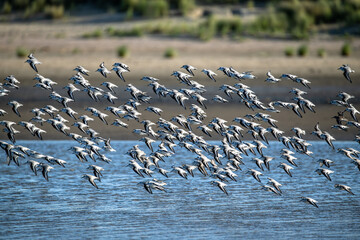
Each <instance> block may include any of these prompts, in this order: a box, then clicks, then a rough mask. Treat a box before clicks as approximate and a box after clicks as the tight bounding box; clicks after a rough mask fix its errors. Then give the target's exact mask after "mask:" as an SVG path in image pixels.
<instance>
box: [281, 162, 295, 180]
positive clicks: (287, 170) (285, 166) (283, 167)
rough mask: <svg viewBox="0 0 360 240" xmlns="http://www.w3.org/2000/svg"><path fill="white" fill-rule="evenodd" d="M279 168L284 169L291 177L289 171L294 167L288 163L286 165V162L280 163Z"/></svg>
mask: <svg viewBox="0 0 360 240" xmlns="http://www.w3.org/2000/svg"><path fill="white" fill-rule="evenodd" d="M279 168H282V169H284V171H285V172H286V173H287V174H288V175H289V176H290V177H292V174H291V172H290V170H291V169H294V168H293V167H291V166H290V165H287V164H286V163H280V165H279Z"/></svg>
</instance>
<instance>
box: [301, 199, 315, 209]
mask: <svg viewBox="0 0 360 240" xmlns="http://www.w3.org/2000/svg"><path fill="white" fill-rule="evenodd" d="M300 201H301V202H305V203H308V204H311V205H313V206H314V207H317V208H318V207H319V206H318V205H317V201H316V200H314V199H312V198H309V197H301V199H300Z"/></svg>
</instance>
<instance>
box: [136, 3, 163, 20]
mask: <svg viewBox="0 0 360 240" xmlns="http://www.w3.org/2000/svg"><path fill="white" fill-rule="evenodd" d="M141 9H142V10H141V15H142V16H145V17H149V18H160V17H166V16H167V15H168V14H169V5H168V2H167V1H166V0H151V1H145V5H144V6H143V7H141Z"/></svg>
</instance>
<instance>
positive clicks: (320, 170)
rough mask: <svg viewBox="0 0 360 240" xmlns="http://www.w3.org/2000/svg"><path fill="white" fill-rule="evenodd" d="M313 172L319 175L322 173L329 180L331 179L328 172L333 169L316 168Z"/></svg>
mask: <svg viewBox="0 0 360 240" xmlns="http://www.w3.org/2000/svg"><path fill="white" fill-rule="evenodd" d="M315 172H316V173H317V174H319V175H321V174H322V175H324V176H325V177H326V178H327V179H328V180H329V181H331V178H330V174H331V173H333V172H334V171H331V170H329V169H325V168H318V169H316V170H315Z"/></svg>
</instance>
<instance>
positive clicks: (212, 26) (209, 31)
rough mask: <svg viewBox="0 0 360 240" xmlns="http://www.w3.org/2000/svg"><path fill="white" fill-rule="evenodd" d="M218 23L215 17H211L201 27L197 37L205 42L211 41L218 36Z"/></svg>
mask: <svg viewBox="0 0 360 240" xmlns="http://www.w3.org/2000/svg"><path fill="white" fill-rule="evenodd" d="M216 22H217V21H216V19H215V17H214V16H209V17H208V18H207V19H206V20H205V22H203V23H201V24H200V25H199V27H198V33H197V36H198V37H199V38H200V39H201V40H203V41H209V40H211V39H212V38H213V37H214V36H215V34H216Z"/></svg>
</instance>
